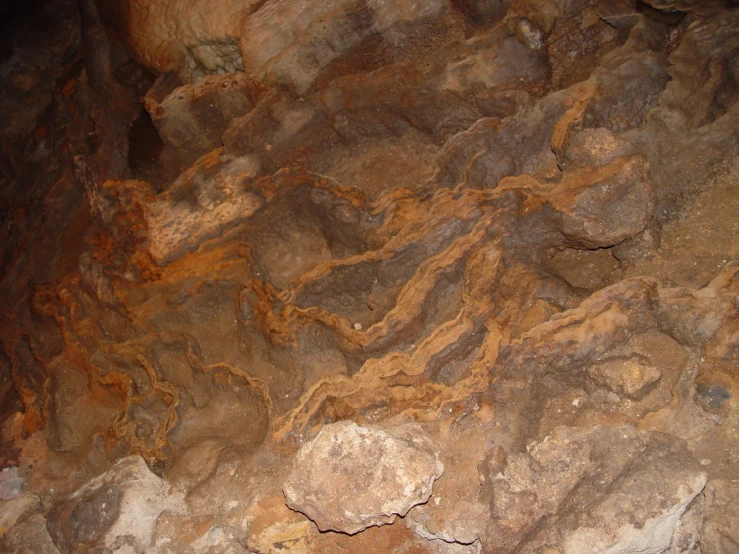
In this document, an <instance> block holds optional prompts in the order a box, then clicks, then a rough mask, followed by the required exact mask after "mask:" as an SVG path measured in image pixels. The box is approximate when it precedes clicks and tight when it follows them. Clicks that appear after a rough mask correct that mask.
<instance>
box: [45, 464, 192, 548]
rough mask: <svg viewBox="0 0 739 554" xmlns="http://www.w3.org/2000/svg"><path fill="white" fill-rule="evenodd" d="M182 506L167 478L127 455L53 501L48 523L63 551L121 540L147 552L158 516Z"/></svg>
mask: <svg viewBox="0 0 739 554" xmlns="http://www.w3.org/2000/svg"><path fill="white" fill-rule="evenodd" d="M184 510H185V504H184V499H183V496H182V494H180V493H175V494H171V493H170V487H169V485H168V484H167V483H166V481H164V480H163V479H161V478H159V477H157V476H156V475H154V474H153V473H152V472H151V471H150V470H149V468H148V467H147V466H146V464H145V463H144V460H143V459H142V458H141V457H140V456H130V457H128V458H123V459H122V460H120V461H119V462H117V463H116V464H115V465H114V466H113V467H112V468H111V469H110V470H108V471H107V472H106V473H104V474H102V475H99V476H98V477H95V478H94V479H92V480H91V481H89V482H88V483H86V484H85V485H83V486H82V487H81V488H80V489H79V490H77V491H76V492H74V493H73V494H72V495H71V496H70V497H69V498H68V499H67V500H66V501H64V502H62V503H61V504H59V505H57V506H56V507H55V508H54V509H53V510H52V513H51V514H50V516H49V523H48V528H49V532H50V534H51V536H52V537H53V539H54V544H56V545H57V547H58V548H59V549H60V550H61V551H62V552H65V553H66V552H92V551H98V549H106V548H107V549H114V548H116V545H120V544H124V543H125V544H127V545H128V546H129V547H130V550H129V551H130V552H136V553H143V552H149V551H150V545H151V543H152V539H153V535H154V531H155V529H156V522H157V518H158V517H159V515H160V514H161V513H162V512H164V511H171V512H175V513H177V512H183V511H184Z"/></svg>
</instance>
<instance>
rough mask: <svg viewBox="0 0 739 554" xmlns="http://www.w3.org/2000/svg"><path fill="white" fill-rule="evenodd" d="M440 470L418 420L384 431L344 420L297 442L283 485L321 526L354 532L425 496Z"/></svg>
mask: <svg viewBox="0 0 739 554" xmlns="http://www.w3.org/2000/svg"><path fill="white" fill-rule="evenodd" d="M443 471H444V466H443V465H442V463H441V462H440V461H439V459H438V455H437V453H436V452H435V449H434V446H433V443H432V442H431V439H430V438H429V437H428V436H427V435H426V434H425V433H424V432H423V431H422V430H421V428H420V427H418V426H417V425H405V426H401V427H398V428H395V429H390V430H388V431H383V430H381V429H374V428H367V427H360V426H359V425H356V424H355V423H353V422H350V421H343V422H339V423H334V424H331V425H326V426H325V427H323V429H321V431H320V432H319V433H318V435H317V436H316V437H315V438H314V439H312V440H311V441H309V442H307V443H306V444H304V445H303V446H302V448H301V449H300V451H299V452H298V454H297V456H296V458H295V460H294V462H293V470H292V473H291V474H290V477H289V478H288V479H287V481H286V482H285V484H284V485H283V491H284V493H285V498H286V499H287V504H288V506H290V507H291V508H292V509H294V510H297V511H299V512H302V513H304V514H305V515H307V516H308V517H309V518H310V519H312V520H313V521H314V522H315V523H316V525H317V526H318V528H319V529H320V530H321V531H328V530H333V531H341V532H344V533H349V534H354V533H358V532H359V531H362V530H364V529H366V528H367V527H370V526H373V525H384V524H388V523H393V522H394V521H395V518H396V517H397V516H398V515H400V516H404V515H405V514H406V513H408V510H410V509H411V508H412V507H413V506H415V505H416V504H421V503H423V502H426V501H427V500H428V498H429V497H430V496H431V488H432V486H433V483H434V481H435V480H436V479H438V478H439V477H441V474H442V473H443Z"/></svg>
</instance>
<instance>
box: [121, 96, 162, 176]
mask: <svg viewBox="0 0 739 554" xmlns="http://www.w3.org/2000/svg"><path fill="white" fill-rule="evenodd" d="M163 147H164V143H163V142H162V139H161V138H159V133H157V130H156V127H154V123H152V121H151V117H149V114H148V113H147V112H146V110H145V109H143V108H142V109H141V113H140V114H139V116H138V117H137V118H136V120H135V121H134V122H133V125H132V126H131V132H130V133H129V135H128V167H129V169H130V170H131V173H132V174H133V176H134V177H135V178H137V179H143V180H150V179H151V180H152V182H158V181H159V179H158V173H159V155H160V154H161V152H162V148H163Z"/></svg>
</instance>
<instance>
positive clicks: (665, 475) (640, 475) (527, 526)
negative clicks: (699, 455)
mask: <svg viewBox="0 0 739 554" xmlns="http://www.w3.org/2000/svg"><path fill="white" fill-rule="evenodd" d="M614 452H618V455H614V454H613V453H614ZM705 484H706V475H705V473H703V472H702V471H701V468H700V465H699V464H698V462H697V461H696V460H695V459H694V458H693V457H692V455H691V454H690V453H688V452H687V451H686V450H684V449H683V448H682V447H680V446H678V444H676V441H674V440H672V439H669V438H668V437H667V436H665V435H660V434H657V433H647V432H643V431H637V430H635V429H634V428H632V427H628V426H622V427H612V428H607V427H595V428H591V429H577V428H564V427H560V428H558V429H556V430H555V431H554V433H552V434H551V435H550V436H548V437H546V438H545V439H544V440H541V441H538V442H536V443H532V444H530V445H529V446H528V449H527V453H525V454H523V453H522V454H511V455H509V456H508V458H507V463H506V467H505V469H504V470H503V471H502V472H501V473H499V474H498V475H496V476H492V494H493V523H492V524H491V529H490V536H489V538H488V541H489V544H491V545H492V544H495V545H496V546H497V547H498V548H499V549H500V550H494V551H495V552H498V551H500V552H510V551H511V550H512V549H513V548H514V547H515V545H516V541H517V540H520V539H521V538H523V539H524V542H525V543H526V544H527V546H528V548H529V549H530V551H536V549H537V546H539V547H540V546H543V545H546V544H548V545H551V544H558V545H559V549H560V550H559V552H562V553H564V554H579V553H582V552H591V551H595V552H609V553H614V554H616V553H618V554H627V553H636V552H649V553H651V554H657V553H659V552H663V551H664V550H665V549H666V548H668V547H669V545H670V542H671V540H672V535H673V533H674V531H675V529H676V528H677V527H678V526H679V524H680V517H681V516H682V514H683V512H685V510H686V508H687V506H688V505H689V504H690V502H691V501H692V500H693V499H694V498H695V497H696V495H698V494H699V493H700V492H701V490H703V487H704V486H705ZM553 514H557V515H556V516H554V517H553V518H552V517H551V516H552V515H553ZM565 514H567V515H566V516H565ZM557 520H558V523H555V521H557ZM529 533H532V535H531V536H530V537H527V535H529ZM501 537H505V538H501ZM483 546H485V541H483Z"/></svg>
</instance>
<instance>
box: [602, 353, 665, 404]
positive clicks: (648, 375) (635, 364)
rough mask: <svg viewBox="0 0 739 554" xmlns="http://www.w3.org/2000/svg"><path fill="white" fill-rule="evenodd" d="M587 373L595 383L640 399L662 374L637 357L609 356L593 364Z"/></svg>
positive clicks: (633, 398) (617, 392)
mask: <svg viewBox="0 0 739 554" xmlns="http://www.w3.org/2000/svg"><path fill="white" fill-rule="evenodd" d="M588 374H589V375H590V377H591V378H592V379H593V381H595V382H596V383H597V384H599V385H601V386H603V387H607V388H609V389H610V390H612V391H613V392H615V393H616V394H622V395H624V394H625V395H626V396H628V397H629V398H631V399H632V400H641V399H642V398H643V397H644V395H645V394H647V393H648V392H649V390H650V389H651V386H652V385H654V384H655V383H656V382H657V381H658V380H659V379H660V377H662V374H661V373H660V371H659V370H658V369H657V368H655V367H653V366H651V365H650V364H649V363H647V362H646V361H644V360H639V359H638V358H610V359H606V360H603V361H600V362H598V363H595V364H593V365H592V366H591V367H590V368H589V369H588Z"/></svg>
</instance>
